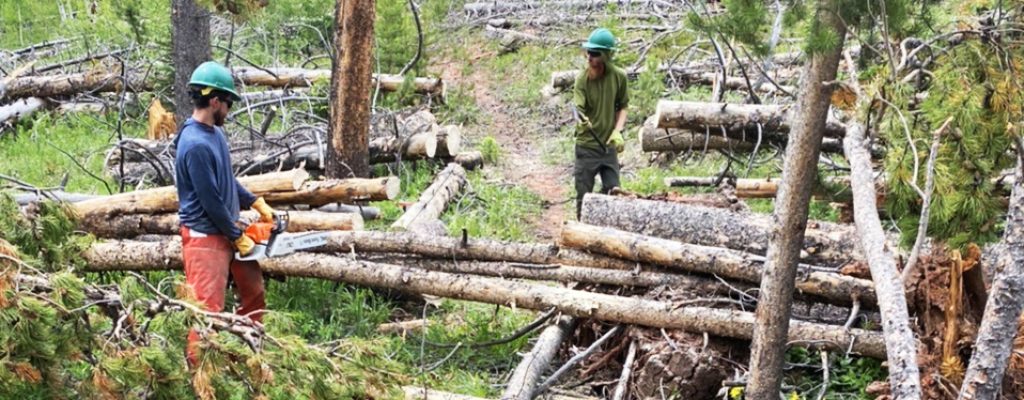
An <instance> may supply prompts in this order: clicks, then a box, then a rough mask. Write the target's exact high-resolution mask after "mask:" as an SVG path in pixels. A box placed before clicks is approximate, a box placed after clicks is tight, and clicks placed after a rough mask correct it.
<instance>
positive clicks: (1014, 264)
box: [960, 141, 1024, 400]
mask: <svg viewBox="0 0 1024 400" xmlns="http://www.w3.org/2000/svg"><path fill="white" fill-rule="evenodd" d="M1022 152H1024V149H1022V148H1021V142H1020V141H1018V142H1017V153H1018V159H1017V176H1016V178H1015V179H1014V184H1013V191H1012V192H1011V195H1010V198H1011V200H1010V209H1009V210H1008V211H1007V215H1006V228H1005V229H1006V230H1005V231H1004V232H1003V238H1002V239H1001V240H1000V244H1002V246H1000V247H1001V249H1000V251H998V252H997V254H996V257H995V260H996V277H995V280H994V282H993V283H992V289H991V290H990V291H989V296H988V302H987V303H985V315H984V317H983V318H982V320H981V327H980V328H979V329H978V339H977V340H976V341H975V344H974V352H973V353H972V354H971V362H970V365H969V366H968V368H967V373H966V375H964V384H963V387H962V388H961V389H960V398H963V399H970V400H995V399H996V398H997V397H996V396H997V395H998V394H999V392H1000V389H1001V388H1002V382H1003V374H1004V373H1005V372H1006V365H1007V363H1008V362H1009V359H1010V355H1011V353H1012V352H1013V347H1014V339H1015V338H1016V337H1017V332H1018V330H1017V327H1018V325H1019V324H1020V319H1019V318H1020V315H1021V310H1022V309H1024V159H1022V158H1020V157H1024V156H1022V154H1024V153H1022Z"/></svg>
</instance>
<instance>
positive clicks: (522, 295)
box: [83, 240, 885, 358]
mask: <svg viewBox="0 0 1024 400" xmlns="http://www.w3.org/2000/svg"><path fill="white" fill-rule="evenodd" d="M83 256H84V257H85V260H86V262H87V267H86V269H87V270H89V271H115V270H124V269H131V270H145V269H150V270H161V269H171V268H181V241H180V240H172V241H170V242H132V241H120V242H107V243H96V244H94V245H93V246H92V247H91V248H90V250H88V251H86V252H85V253H84V254H83ZM260 268H261V269H262V270H263V271H265V272H269V273H272V274H278V275H286V276H295V277H307V278H318V279H327V280H332V281H336V282H345V283H350V284H355V285H363V286H370V287H377V288H386V289H396V290H401V291H405V292H409V293H420V294H427V295H433V296H440V297H447V298H452V299H458V300H468V301H476V302H482V303H490V304H502V305H509V306H515V307H520V308H526V309H531V310H547V309H550V308H552V307H553V308H555V309H556V310H558V311H559V312H561V313H562V314H564V315H568V316H574V317H581V318H594V319H598V320H602V321H611V322H619V323H624V324H634V325H641V326H647V327H653V328H666V329H682V330H685V331H689V332H697V333H703V332H707V333H708V334H710V335H714V336H722V337H729V338H735V339H750V337H751V332H752V331H753V329H754V325H755V320H754V314H752V313H748V312H743V311H733V310H722V309H714V308H707V307H678V306H677V305H674V304H672V303H669V302H662V301H655V300H647V299H642V298H636V297H622V296H613V295H608V294H602V293H592V292H586V291H580V290H572V289H567V288H561V287H553V286H549V285H545V284H535V283H526V282H517V281H510V280H506V279H500V278H489V277H481V276H473V275H465V274H448V273H443V272H432V271H425V270H422V269H418V268H408V267H401V266H397V265H390V264H382V263H373V262H366V261H358V260H352V259H350V258H347V257H335V256H329V255H324V254H312V253H296V254H291V255H288V256H285V257H279V258H272V259H267V260H263V261H261V262H260ZM789 340H791V341H793V342H795V343H797V344H798V345H806V346H812V347H821V348H824V349H828V350H835V351H846V350H847V349H848V348H849V349H851V351H852V352H854V353H858V354H862V355H865V356H868V357H872V358H884V357H885V345H884V341H883V338H882V335H881V334H879V333H877V332H871V331H865V330H861V329H849V330H847V329H843V327H841V326H833V325H822V324H816V323H810V322H793V324H792V327H791V329H790V331H789ZM851 343H852V345H851Z"/></svg>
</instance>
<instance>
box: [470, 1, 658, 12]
mask: <svg viewBox="0 0 1024 400" xmlns="http://www.w3.org/2000/svg"><path fill="white" fill-rule="evenodd" d="M672 3H676V2H675V1H671V0H669V1H659V0H626V1H618V0H559V1H514V2H512V1H498V2H489V1H485V2H475V3H466V4H465V5H463V6H462V9H463V10H464V11H465V12H467V13H470V14H474V15H481V14H494V13H508V12H516V11H529V10H534V9H545V8H547V9H553V8H561V9H578V10H602V9H604V8H605V7H607V6H609V5H618V6H619V7H623V8H624V10H628V9H630V8H633V7H648V6H652V5H654V4H662V5H664V4H672Z"/></svg>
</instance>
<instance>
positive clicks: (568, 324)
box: [501, 316, 576, 400]
mask: <svg viewBox="0 0 1024 400" xmlns="http://www.w3.org/2000/svg"><path fill="white" fill-rule="evenodd" d="M575 328H576V319H575V318H572V317H568V316H563V317H558V318H556V319H555V322H554V323H553V324H551V325H550V326H548V327H547V328H544V331H543V332H541V333H540V336H538V337H537V342H536V343H535V344H534V345H533V349H532V350H530V352H529V353H526V355H525V356H523V360H522V361H520V362H519V365H517V366H516V369H515V370H514V371H512V377H511V378H509V379H508V386H506V387H505V392H504V393H502V394H501V399H502V400H531V399H533V397H534V396H533V391H534V389H535V388H536V387H537V384H538V383H540V378H541V377H543V374H544V372H545V371H547V369H548V365H550V364H551V361H552V360H554V359H555V358H556V357H557V356H558V349H559V348H561V347H562V342H563V341H565V339H566V338H567V337H569V335H571V334H572V331H573V330H574V329H575Z"/></svg>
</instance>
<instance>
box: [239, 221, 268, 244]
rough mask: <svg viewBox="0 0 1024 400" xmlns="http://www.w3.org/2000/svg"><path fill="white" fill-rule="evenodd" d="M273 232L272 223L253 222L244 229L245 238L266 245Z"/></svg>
mask: <svg viewBox="0 0 1024 400" xmlns="http://www.w3.org/2000/svg"><path fill="white" fill-rule="evenodd" d="M273 230H274V223H273V222H254V223H251V224H249V226H247V227H246V228H245V236H248V237H249V239H252V241H253V242H256V243H267V242H269V241H270V234H271V233H272V232H273Z"/></svg>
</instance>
